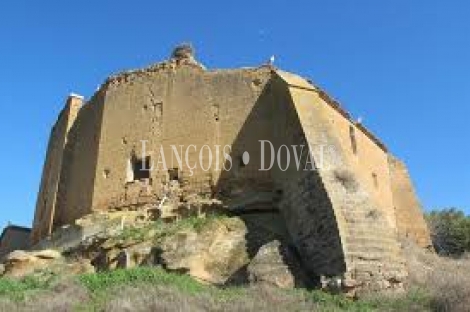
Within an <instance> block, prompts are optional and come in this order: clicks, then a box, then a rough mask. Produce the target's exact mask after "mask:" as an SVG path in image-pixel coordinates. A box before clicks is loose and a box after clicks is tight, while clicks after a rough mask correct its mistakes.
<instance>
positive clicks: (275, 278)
mask: <svg viewBox="0 0 470 312" xmlns="http://www.w3.org/2000/svg"><path fill="white" fill-rule="evenodd" d="M247 272H248V279H249V281H250V283H256V284H258V283H265V284H270V285H274V286H276V287H279V288H294V287H299V286H300V287H303V286H306V285H305V284H304V281H306V276H305V273H304V272H303V270H302V268H301V264H300V262H299V259H298V257H297V255H296V254H295V252H294V250H293V249H292V248H289V247H288V246H285V245H283V244H282V243H281V242H279V241H277V240H276V241H272V242H270V243H268V244H266V245H264V246H262V247H261V248H260V250H259V251H258V253H257V254H256V256H255V257H254V258H253V259H252V260H251V262H250V264H249V265H248V268H247ZM296 277H297V278H296ZM298 277H300V279H299V278H298ZM299 281H301V282H300V285H299Z"/></svg>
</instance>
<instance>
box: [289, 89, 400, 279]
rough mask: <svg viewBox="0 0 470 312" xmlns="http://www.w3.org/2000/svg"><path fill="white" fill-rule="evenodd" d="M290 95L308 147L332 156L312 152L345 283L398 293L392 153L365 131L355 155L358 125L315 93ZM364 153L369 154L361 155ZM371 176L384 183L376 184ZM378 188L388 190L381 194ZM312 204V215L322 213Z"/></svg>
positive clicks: (297, 91)
mask: <svg viewBox="0 0 470 312" xmlns="http://www.w3.org/2000/svg"><path fill="white" fill-rule="evenodd" d="M289 90H290V94H291V96H292V101H293V103H294V106H295V109H296V111H297V113H298V116H299V120H300V123H301V127H302V129H303V131H304V135H305V138H306V141H307V142H308V144H309V145H310V146H313V147H319V146H324V148H325V149H326V150H328V152H327V153H325V152H321V149H318V148H313V154H314V158H315V161H316V163H317V164H318V169H319V170H318V175H319V177H320V179H319V181H321V183H317V185H320V186H321V187H322V188H324V190H325V191H326V194H327V198H325V200H322V201H321V202H323V203H324V204H323V205H322V206H323V207H327V205H328V200H329V205H330V207H331V210H332V213H333V214H334V217H335V220H336V224H337V227H338V231H339V235H340V238H341V245H342V251H343V254H344V262H345V266H346V270H345V272H344V273H345V274H344V275H345V277H346V279H347V280H349V281H351V282H352V283H355V282H357V281H360V283H362V284H363V285H367V286H368V287H377V288H388V287H394V284H395V283H398V284H399V283H400V282H401V281H403V280H404V277H405V275H406V270H405V267H404V259H403V256H402V254H401V250H400V245H399V243H398V241H397V229H396V219H395V215H394V210H393V205H392V203H393V202H392V195H391V188H390V180H389V174H388V169H387V168H388V166H387V153H386V152H385V151H383V150H382V149H381V147H379V146H377V145H375V144H374V143H373V141H372V140H371V139H370V138H369V137H368V136H365V135H361V133H360V131H356V133H355V141H356V145H357V146H356V149H352V148H351V136H350V132H349V131H350V127H351V126H353V127H354V125H352V124H351V122H350V121H349V120H347V119H345V118H341V117H339V115H340V114H339V113H338V112H337V110H335V109H334V108H333V107H331V106H330V105H329V104H328V103H326V102H325V101H324V100H323V99H322V98H321V97H320V95H319V93H318V92H315V90H313V87H312V89H311V90H308V89H306V88H299V87H297V86H295V85H290V86H289ZM360 149H362V150H363V151H365V152H363V153H362V154H359V153H358V152H359V150H360ZM361 158H362V159H361ZM320 162H321V163H320ZM372 173H375V174H376V175H377V176H379V177H382V178H381V179H380V180H378V181H374V180H375V178H374V179H373V178H372V177H371V174H372ZM377 182H379V183H380V184H381V185H383V186H382V187H381V188H380V189H379V188H378V185H377ZM317 188H318V187H317ZM379 199H382V200H379ZM311 203H312V204H313V205H312V206H313V207H312V206H310V209H312V208H314V209H315V208H317V209H318V207H319V206H318V205H315V204H314V203H315V202H311ZM304 205H308V203H304ZM325 209H326V208H325ZM330 223H331V222H330ZM299 229H300V228H299Z"/></svg>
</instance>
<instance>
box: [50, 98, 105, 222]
mask: <svg viewBox="0 0 470 312" xmlns="http://www.w3.org/2000/svg"><path fill="white" fill-rule="evenodd" d="M104 99H105V93H104V92H103V91H102V90H100V91H98V92H97V93H96V94H95V95H94V96H93V98H92V99H91V100H90V101H89V102H87V103H86V104H85V105H84V106H83V107H82V109H81V110H80V112H79V114H78V116H77V118H76V121H75V123H74V125H73V127H72V128H71V129H70V131H69V134H68V138H67V144H66V146H65V149H64V161H63V164H62V171H61V178H60V183H59V190H58V198H57V209H56V213H55V215H54V228H57V227H58V226H61V225H65V224H71V223H73V221H75V220H76V219H78V218H81V217H83V216H84V215H86V214H88V213H91V212H92V210H91V207H92V198H93V190H94V184H95V176H96V162H97V159H98V147H99V144H100V141H99V139H100V132H101V123H102V119H103V104H104Z"/></svg>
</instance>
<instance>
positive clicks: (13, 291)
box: [0, 276, 52, 300]
mask: <svg viewBox="0 0 470 312" xmlns="http://www.w3.org/2000/svg"><path fill="white" fill-rule="evenodd" d="M51 283H52V278H48V279H44V278H38V277H32V276H27V277H25V278H23V279H20V280H14V279H9V278H0V297H7V298H10V299H14V300H22V299H24V298H25V296H26V294H27V293H28V292H31V291H36V290H44V289H48V288H49V287H50V285H51Z"/></svg>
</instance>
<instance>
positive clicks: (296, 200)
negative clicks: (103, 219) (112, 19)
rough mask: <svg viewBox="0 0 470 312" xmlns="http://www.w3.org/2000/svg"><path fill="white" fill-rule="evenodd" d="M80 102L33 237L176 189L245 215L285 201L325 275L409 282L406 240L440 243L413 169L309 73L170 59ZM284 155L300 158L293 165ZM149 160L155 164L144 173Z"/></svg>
mask: <svg viewBox="0 0 470 312" xmlns="http://www.w3.org/2000/svg"><path fill="white" fill-rule="evenodd" d="M69 102H70V103H69V104H68V105H67V106H66V109H65V110H64V112H62V114H61V116H60V117H59V120H58V122H57V124H56V126H55V127H54V129H53V131H52V134H51V139H50V143H49V147H48V152H47V157H46V164H45V167H44V173H43V177H42V183H41V190H40V194H39V196H38V205H37V207H36V216H35V224H34V229H33V238H34V240H35V241H37V240H38V239H40V238H44V237H46V236H47V235H49V234H50V232H51V230H52V229H57V228H58V227H60V226H61V225H66V224H71V223H73V222H74V221H75V220H76V219H78V218H81V217H83V216H84V215H86V214H89V213H92V212H94V211H102V210H110V209H128V208H139V207H142V205H144V204H149V203H151V204H157V203H159V200H160V199H161V198H162V197H164V195H165V194H166V192H167V190H168V188H169V187H170V185H175V184H176V185H178V187H177V189H178V192H181V194H179V193H178V200H179V201H184V200H186V199H188V198H189V197H190V196H191V195H194V194H195V193H197V194H198V195H200V196H201V197H211V196H213V197H216V198H217V199H219V200H221V202H223V204H224V205H225V206H226V207H227V208H229V209H234V210H235V209H238V207H242V209H244V212H248V210H250V209H252V211H249V212H250V213H266V212H270V213H273V210H276V209H278V210H279V213H280V215H282V217H283V219H284V220H285V223H286V227H287V229H288V231H289V235H290V236H291V238H292V242H293V243H294V245H295V246H296V247H297V250H298V251H299V254H300V255H301V256H302V259H304V260H305V261H304V262H305V263H304V265H305V267H306V268H307V269H308V271H309V272H310V273H311V274H312V275H314V276H317V277H319V276H329V277H333V276H343V277H345V278H346V280H347V282H348V284H354V283H356V286H357V285H359V286H367V287H368V288H374V287H377V288H393V287H400V284H401V282H402V281H403V279H404V277H405V275H406V269H405V265H404V258H403V255H402V251H401V248H400V243H399V235H402V236H408V237H411V238H413V239H415V240H416V241H418V242H419V244H421V245H422V246H429V245H430V238H429V232H428V230H427V227H426V223H425V221H424V219H423V216H422V213H421V209H420V206H419V202H418V200H417V198H416V195H415V194H414V190H413V186H412V183H411V180H410V177H409V175H408V172H407V170H406V167H405V166H404V164H403V163H401V162H400V161H398V160H396V159H394V158H393V157H392V156H390V154H389V152H388V150H387V149H386V147H385V146H384V145H383V144H382V143H380V142H379V141H378V140H377V139H376V138H375V137H374V136H373V135H372V134H371V133H369V132H368V130H367V129H366V128H365V127H364V126H362V125H361V124H358V123H355V122H353V121H352V120H351V118H350V117H349V115H348V114H347V113H346V112H344V111H343V110H342V109H341V108H340V107H339V106H338V104H337V103H335V102H334V101H332V100H331V99H329V98H328V96H326V94H325V93H324V92H323V91H321V90H319V89H318V88H317V87H315V86H313V85H312V84H311V83H309V82H308V81H306V80H305V79H303V78H301V77H299V76H296V75H293V74H290V73H287V72H283V71H280V70H276V69H274V68H272V67H271V66H262V67H260V68H253V69H235V70H216V71H207V70H204V69H203V68H202V67H201V66H199V65H197V64H191V63H189V64H188V63H178V62H176V63H175V62H165V63H160V64H157V65H154V66H152V67H149V68H147V69H145V70H139V71H133V72H126V73H123V74H119V75H117V76H114V77H111V78H110V79H108V80H107V81H106V82H105V84H104V85H103V86H102V87H101V88H100V89H99V91H98V92H97V93H96V94H95V95H94V96H93V98H92V99H91V100H90V101H88V103H86V104H85V105H83V107H81V103H78V102H76V99H71V100H69ZM79 104H80V105H79ZM80 107H81V108H80ZM261 140H265V141H269V142H271V143H272V144H273V146H272V147H273V148H274V151H275V153H276V154H277V152H278V151H279V150H281V149H284V150H283V151H281V152H280V153H279V154H278V155H277V156H281V162H280V163H277V162H275V163H274V166H273V167H272V169H269V170H266V171H260V170H259V169H260V168H261V167H262V163H264V164H265V165H266V164H270V162H271V156H272V155H271V152H270V151H267V149H270V147H271V146H268V145H264V147H265V152H266V153H265V155H264V157H265V158H264V159H262V153H261V152H262V146H261V144H260V141H261ZM142 142H145V152H144V153H142ZM302 145H303V146H304V150H303V151H302V150H301V146H302ZM172 146H175V147H176V148H177V152H179V156H182V157H183V158H182V159H181V160H182V162H183V163H182V164H181V163H179V162H178V159H177V158H176V155H175V154H174V151H173V150H172V148H171V147H172ZM225 146H231V149H229V150H226V149H225ZM293 146H296V148H297V152H298V154H297V156H299V157H300V159H299V164H298V167H297V161H296V160H295V159H294V157H295V156H294V153H293V150H292V148H293ZM217 147H218V148H217ZM160 148H162V150H160ZM179 148H181V149H179ZM286 149H289V152H290V156H291V159H290V163H289V165H288V166H287V168H285V169H281V168H280V166H284V165H285V161H286V156H285V155H286ZM209 150H210V151H211V154H212V162H211V164H210V163H209V162H210V160H211V159H210V156H209V153H208V152H209ZM186 151H188V153H186ZM245 151H247V152H249V155H250V157H249V163H248V164H244V163H243V161H242V156H243V153H244V152H245ZM308 151H310V152H311V154H308ZM224 153H228V154H229V155H230V157H231V161H230V162H228V161H226V160H225V159H224V157H223V154H224ZM162 157H163V158H162ZM186 157H187V160H188V163H189V165H195V166H196V167H195V168H194V169H192V170H193V171H192V172H191V169H189V168H188V163H187V162H186ZM163 159H164V162H165V163H166V165H167V166H168V167H167V168H164V167H163ZM216 159H218V161H216ZM144 164H145V166H146V167H147V168H150V167H153V170H151V171H149V172H148V171H142V170H139V169H138V167H142V165H144ZM224 167H225V168H229V167H230V170H223V168H224ZM265 167H266V166H265ZM282 168H284V167H282ZM146 207H147V206H146ZM265 208H267V209H266V210H265V211H262V210H263V209H265ZM238 212H239V213H240V211H238ZM275 213H276V214H277V211H276V212H275Z"/></svg>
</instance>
